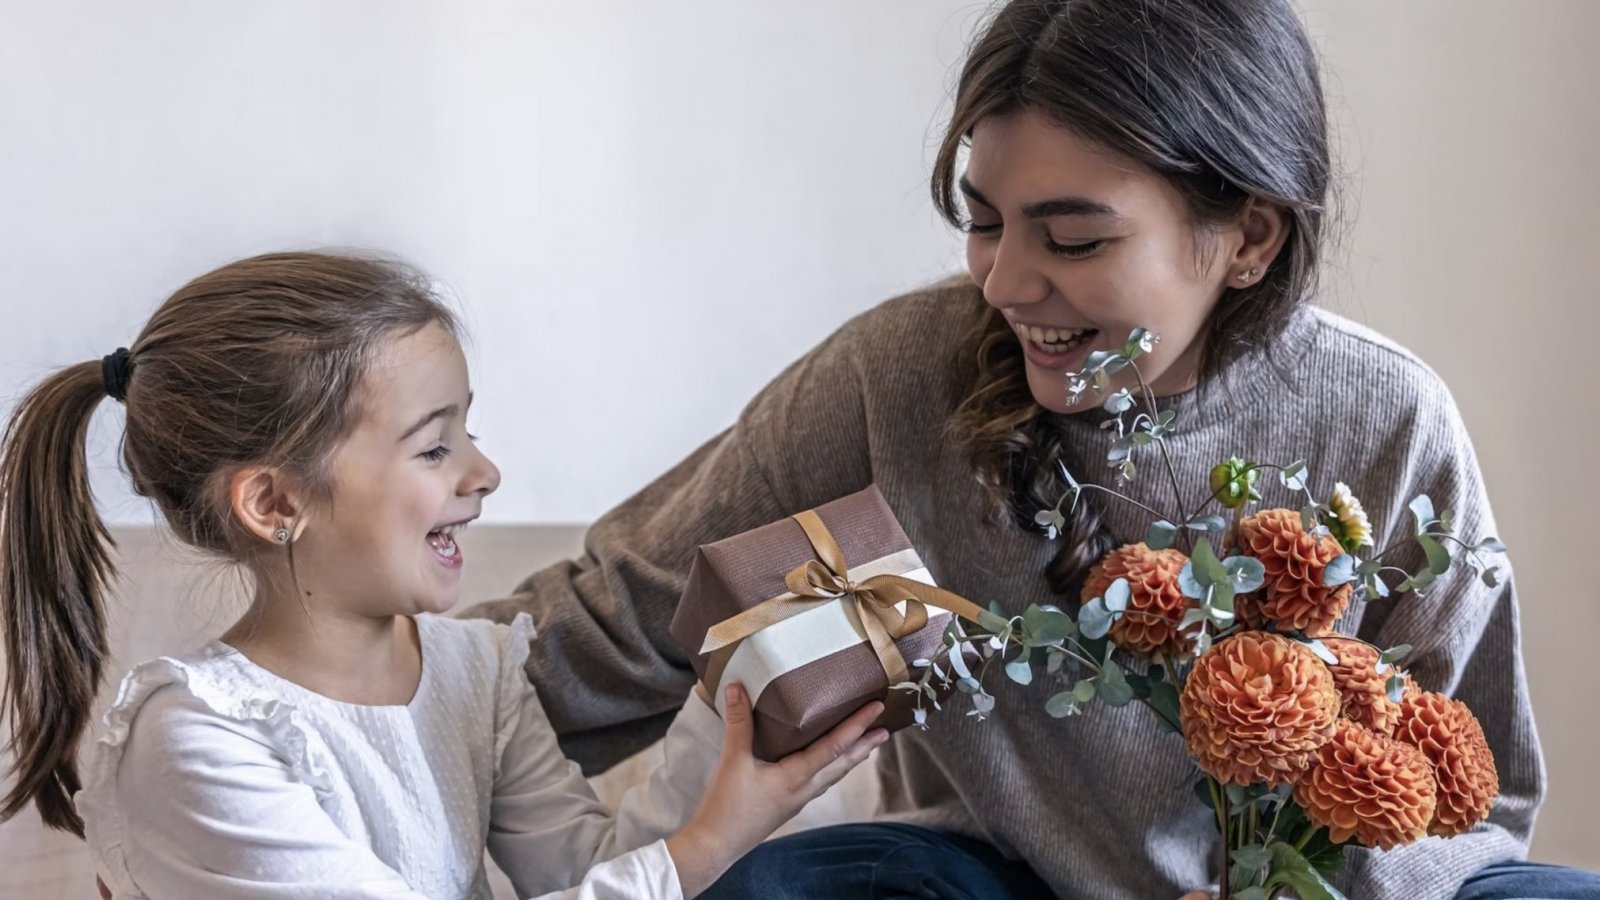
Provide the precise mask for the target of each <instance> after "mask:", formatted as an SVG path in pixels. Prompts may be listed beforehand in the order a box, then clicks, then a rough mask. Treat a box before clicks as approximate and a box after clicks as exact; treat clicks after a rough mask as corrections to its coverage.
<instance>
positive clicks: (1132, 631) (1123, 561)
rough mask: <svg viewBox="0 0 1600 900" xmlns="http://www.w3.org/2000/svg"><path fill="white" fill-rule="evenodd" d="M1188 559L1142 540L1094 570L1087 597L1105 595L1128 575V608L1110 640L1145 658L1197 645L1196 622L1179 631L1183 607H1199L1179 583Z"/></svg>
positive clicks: (1086, 585) (1181, 651)
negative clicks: (1156, 548)
mask: <svg viewBox="0 0 1600 900" xmlns="http://www.w3.org/2000/svg"><path fill="white" fill-rule="evenodd" d="M1188 561H1189V558H1188V557H1187V556H1184V555H1183V553H1181V552H1180V551H1177V550H1172V549H1167V550H1151V549H1150V548H1149V547H1148V546H1146V545H1144V544H1142V543H1140V544H1128V545H1127V546H1124V547H1118V548H1117V549H1115V550H1113V551H1111V552H1110V553H1108V554H1106V557H1105V559H1102V560H1100V562H1098V563H1095V566H1094V568H1092V569H1090V570H1089V577H1088V578H1087V579H1086V580H1085V581H1084V584H1083V600H1084V602H1085V603H1087V602H1088V601H1090V600H1092V599H1094V598H1095V597H1103V596H1105V592H1106V589H1107V588H1109V587H1110V586H1111V583H1112V582H1113V581H1116V580H1117V579H1118V578H1126V579H1128V587H1129V588H1130V595H1129V597H1128V608H1127V610H1126V611H1125V612H1123V614H1122V616H1120V617H1119V618H1118V619H1117V620H1116V621H1115V622H1113V623H1112V624H1111V640H1112V641H1113V642H1114V643H1116V645H1117V646H1118V647H1121V648H1122V649H1124V650H1126V651H1128V652H1129V653H1132V654H1134V655H1135V656H1140V657H1144V658H1146V659H1149V658H1152V657H1154V656H1155V655H1156V654H1161V655H1164V656H1182V655H1183V654H1186V653H1188V652H1189V651H1190V650H1191V649H1192V648H1193V647H1194V637H1193V635H1194V634H1196V633H1198V631H1199V629H1200V624H1199V623H1198V622H1196V623H1194V624H1192V625H1190V626H1189V627H1188V628H1187V629H1185V630H1184V632H1185V633H1184V634H1180V633H1179V632H1178V623H1179V622H1180V621H1181V620H1182V619H1183V614H1184V611H1185V610H1188V609H1191V608H1192V607H1194V606H1195V602H1194V601H1193V600H1190V599H1189V598H1188V597H1185V596H1184V595H1183V591H1182V590H1181V589H1180V588H1179V587H1178V573H1179V572H1181V571H1183V567H1184V564H1185V563H1187V562H1188Z"/></svg>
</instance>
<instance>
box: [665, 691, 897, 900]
mask: <svg viewBox="0 0 1600 900" xmlns="http://www.w3.org/2000/svg"><path fill="white" fill-rule="evenodd" d="M882 712H883V704H882V703H879V702H877V701H873V702H872V703H868V704H867V705H866V706H863V707H862V708H861V709H859V710H857V711H856V712H855V714H853V715H851V716H850V718H848V719H845V720H844V721H843V722H840V723H839V724H838V725H837V726H835V727H834V729H833V730H832V731H830V732H828V733H827V734H825V735H823V736H822V737H820V738H818V739H817V740H816V741H815V742H814V743H812V745H811V746H809V747H807V748H805V749H804V750H800V751H797V752H795V753H791V754H790V755H788V756H786V757H784V758H783V759H781V760H778V761H777V762H775V763H765V762H762V761H761V760H758V759H756V758H755V756H754V755H752V753H751V742H752V741H753V740H754V737H755V722H754V719H753V718H752V716H751V712H750V699H749V695H747V694H746V693H745V691H744V687H743V686H742V685H738V684H734V685H730V686H729V687H728V693H727V711H726V713H725V714H724V716H723V726H724V727H723V738H722V757H721V759H719V760H718V762H717V768H716V771H715V772H713V773H712V775H711V783H710V784H709V785H708V786H707V787H706V795H705V797H704V798H703V799H702V800H701V801H700V806H699V808H698V809H696V810H695V813H694V816H693V817H692V818H690V820H689V822H688V824H686V825H684V826H683V829H682V830H680V831H679V832H678V833H677V834H675V835H673V836H672V837H669V838H667V852H669V853H671V854H672V860H673V863H674V865H676V866H677V868H678V880H679V881H680V882H681V883H682V886H683V894H684V896H685V897H693V896H695V895H696V894H699V893H700V892H701V891H703V890H705V889H706V888H708V887H710V886H711V885H712V883H713V882H715V881H716V880H717V879H718V878H720V877H722V873H723V872H725V871H727V869H728V867H729V866H731V865H733V864H734V862H736V861H737V860H738V859H739V857H741V856H743V855H745V854H746V853H749V852H750V851H751V850H752V849H753V848H754V847H755V846H756V845H757V844H759V843H761V842H762V841H764V840H766V839H767V837H768V836H770V835H771V834H772V832H774V831H776V830H777V829H778V826H780V825H782V824H783V823H785V822H787V821H789V820H790V819H792V818H794V815H795V813H798V812H799V811H800V808H801V807H803V806H805V805H806V804H807V803H809V802H811V801H812V800H813V799H815V798H816V797H817V796H818V795H819V794H821V793H822V792H823V791H826V790H827V789H828V788H830V787H832V786H833V785H834V784H835V783H837V782H838V781H839V779H841V778H843V777H844V776H845V774H846V773H848V772H849V771H850V770H851V769H853V768H855V767H856V766H857V765H859V764H860V763H861V761H862V760H864V759H866V758H867V755H868V754H869V753H871V752H872V749H873V748H874V747H876V746H878V745H879V744H882V743H883V742H884V741H885V740H888V738H889V733H888V732H887V731H884V730H883V729H881V728H875V729H873V730H871V731H868V730H867V729H868V728H869V727H870V726H871V725H872V723H873V721H874V720H876V719H877V718H878V716H879V715H880V714H881V713H882Z"/></svg>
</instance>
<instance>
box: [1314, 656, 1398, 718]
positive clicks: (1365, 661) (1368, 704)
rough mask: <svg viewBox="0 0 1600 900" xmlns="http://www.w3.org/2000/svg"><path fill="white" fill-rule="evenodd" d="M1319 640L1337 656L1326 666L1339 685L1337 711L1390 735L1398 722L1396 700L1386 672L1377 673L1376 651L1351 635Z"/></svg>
mask: <svg viewBox="0 0 1600 900" xmlns="http://www.w3.org/2000/svg"><path fill="white" fill-rule="evenodd" d="M1322 643H1323V644H1324V645H1326V646H1327V648H1328V649H1329V650H1330V651H1332V652H1333V655H1334V656H1337V657H1338V658H1339V664H1338V665H1336V666H1329V667H1328V668H1329V669H1331V670H1332V671H1333V683H1334V684H1335V685H1336V686H1337V687H1338V688H1339V714H1340V715H1342V716H1344V717H1345V718H1346V719H1351V720H1353V721H1356V722H1360V723H1361V724H1363V725H1365V726H1367V727H1368V728H1370V729H1372V730H1373V731H1376V732H1377V733H1379V734H1384V735H1393V734H1394V727H1395V725H1397V724H1399V722H1400V704H1398V703H1396V702H1394V701H1393V700H1390V699H1389V690H1388V684H1387V682H1388V673H1387V672H1385V673H1384V674H1379V673H1378V656H1379V651H1378V649H1377V648H1376V647H1373V646H1372V645H1371V644H1368V643H1365V642H1363V641H1358V640H1355V639H1354V638H1345V637H1329V638H1323V639H1322Z"/></svg>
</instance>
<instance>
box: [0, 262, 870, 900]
mask: <svg viewBox="0 0 1600 900" xmlns="http://www.w3.org/2000/svg"><path fill="white" fill-rule="evenodd" d="M456 334H457V325H456V322H455V320H454V319H453V317H452V316H451V314H450V313H449V312H448V311H447V310H446V309H445V308H444V307H443V306H442V305H441V304H440V302H439V301H438V300H437V298H436V297H435V296H434V295H433V294H432V293H431V292H430V290H429V288H428V286H427V284H426V282H425V281H424V280H423V279H422V278H420V277H419V276H418V275H417V274H416V273H414V272H411V271H410V270H408V269H405V268H403V267H401V266H399V265H396V264H394V263H390V262H384V261H379V260H375V259H366V258H356V257H349V256H332V255H323V254H311V253H285V254H274V255H268V256H260V257H256V258H253V259H247V260H244V261H242V262H237V263H233V264H231V265H228V266H224V267H223V268H221V269H218V270H217V271H215V272H212V273H210V274H208V275H204V276H202V277H200V278H198V279H196V280H195V281H193V282H191V283H190V284H188V285H187V286H185V287H184V288H183V289H181V290H180V291H178V293H177V294H175V295H174V296H173V297H172V298H171V299H170V300H168V301H167V302H166V303H165V304H164V305H163V306H162V307H161V308H160V309H159V310H158V311H157V312H156V314H155V316H154V318H152V319H151V320H150V322H149V324H148V325H147V326H146V327H145V329H144V332H143V334H141V335H140V337H139V339H138V340H137V341H135V343H134V345H133V347H132V349H131V350H118V351H117V352H116V353H113V354H112V355H110V356H107V357H106V358H105V359H104V360H103V361H101V362H93V363H83V364H80V365H77V366H73V367H71V368H68V369H65V370H62V371H61V372H58V373H57V374H55V375H54V376H52V377H50V378H49V379H47V380H46V381H45V382H44V383H43V384H42V385H40V386H39V387H38V388H37V389H36V390H34V391H33V392H32V393H31V394H29V395H28V396H27V397H26V398H25V399H24V400H23V401H22V403H21V405H20V406H19V407H18V409H17V410H16V413H15V415H14V417H13V419H12V421H11V424H10V428H9V430H8V431H7V433H6V438H5V443H4V448H3V452H0V510H3V513H0V574H3V578H4V580H3V582H0V592H3V593H0V601H3V602H0V609H3V613H4V622H5V655H6V660H7V666H8V671H7V676H8V678H7V687H6V693H5V695H4V701H5V710H6V712H7V713H8V714H9V717H10V719H11V723H12V729H13V733H12V737H13V745H12V746H13V749H14V750H15V754H16V764H15V769H14V772H15V775H16V784H15V786H14V787H13V788H12V789H11V791H10V792H9V794H8V795H7V796H6V798H5V801H4V806H3V809H0V815H4V816H10V815H12V814H15V813H16V812H17V811H19V810H20V809H21V808H22V807H23V806H25V805H26V804H28V803H29V802H30V801H31V802H32V803H34V804H35V805H36V806H37V807H38V809H39V812H40V814H41V815H42V816H43V818H44V820H45V822H46V823H47V824H48V825H51V826H53V827H56V828H62V829H66V830H69V831H72V832H74V833H77V834H80V835H84V836H86V837H87V839H88V840H89V843H90V845H91V847H92V849H93V852H94V855H95V860H96V863H97V866H98V868H99V870H100V872H101V874H102V876H103V878H104V880H105V882H106V884H107V885H108V886H109V888H110V890H111V891H112V893H113V894H114V895H115V896H116V897H119V898H121V897H146V896H149V897H162V898H166V897H261V898H275V897H296V898H301V897H337V898H366V897H383V898H396V897H418V898H421V897H426V898H432V900H438V898H448V897H485V896H488V893H489V889H488V885H487V879H486V875H485V872H484V868H483V862H482V860H483V852H484V849H485V847H487V849H488V850H489V852H490V854H491V855H492V856H493V857H494V858H495V860H496V862H497V863H498V864H499V865H500V866H501V868H502V869H504V870H505V871H506V873H507V874H508V875H510V877H511V880H512V882H513V883H514V884H515V885H516V888H517V890H518V892H519V895H520V896H524V897H526V896H533V895H540V896H545V897H558V896H559V897H563V898H596V900H598V898H613V897H614V898H630V900H638V898H677V897H680V896H682V897H693V896H695V895H696V894H698V893H700V892H701V891H702V890H704V889H705V888H706V887H707V886H709V885H710V884H711V883H712V882H713V881H715V880H716V879H717V877H718V876H719V875H720V874H721V873H722V872H723V871H724V870H725V869H726V868H727V867H728V866H729V865H730V864H731V863H732V862H733V861H734V860H735V859H737V858H738V857H739V856H741V855H742V854H743V853H744V852H746V851H748V850H749V849H750V848H751V847H753V846H755V844H756V843H757V842H759V841H760V840H762V839H763V838H765V837H766V836H767V835H769V834H771V832H772V831H773V830H774V829H775V828H776V827H777V826H778V825H780V824H781V823H782V822H784V821H785V820H787V819H788V818H789V817H791V816H792V815H793V814H794V813H795V812H796V811H798V810H799V808H800V807H801V806H802V805H803V804H804V803H805V802H806V801H808V800H809V799H811V798H812V797H814V796H816V795H817V794H818V793H820V792H821V791H822V790H824V789H826V787H827V786H829V785H831V784H832V783H834V782H835V781H837V780H838V779H839V778H840V777H842V776H843V775H844V773H845V772H847V771H849V769H850V768H852V767H854V766H855V765H856V764H858V763H859V762H861V760H862V759H864V758H865V757H866V755H867V753H868V752H869V751H870V749H871V748H872V747H873V746H875V745H877V744H879V743H881V742H882V741H883V740H884V738H885V735H884V733H883V732H882V731H881V730H874V731H871V732H869V731H868V727H869V725H870V723H871V722H872V720H873V719H874V718H875V716H876V715H877V714H878V712H879V706H878V705H877V704H873V705H871V706H869V707H868V708H865V709H863V710H861V711H860V712H858V713H857V714H856V715H854V716H852V717H851V718H850V719H848V720H847V721H846V722H845V723H843V724H841V725H840V726H839V727H838V728H837V729H835V730H834V731H833V732H832V733H830V734H829V735H827V736H826V737H824V738H823V739H821V740H819V741H818V742H817V744H815V745H814V746H812V747H811V748H809V749H807V750H804V751H801V752H800V753H797V754H795V755H794V756H791V757H789V758H788V759H785V760H783V761H781V762H779V763H777V764H774V765H767V764H763V763H760V762H757V761H756V760H755V759H754V758H753V757H752V756H751V754H750V736H751V720H750V713H749V708H748V702H747V699H746V697H745V695H744V694H743V693H742V691H740V690H739V689H737V688H736V687H735V688H733V689H730V691H729V694H728V698H727V699H728V704H727V709H728V713H727V728H726V733H725V734H724V735H722V737H721V740H720V742H719V740H718V737H717V734H718V732H719V731H721V730H722V725H721V723H719V721H718V720H717V718H716V715H715V713H713V712H712V711H711V708H710V706H709V705H708V704H707V703H705V702H702V701H699V700H697V701H694V702H691V703H689V704H687V705H685V706H684V708H683V711H682V712H681V713H680V714H679V716H678V717H677V719H676V721H675V722H674V724H673V725H672V727H671V729H670V730H669V732H668V735H667V738H666V762H665V764H664V765H663V766H662V767H661V768H660V769H659V770H658V771H657V772H656V773H655V774H654V776H653V777H652V778H651V780H650V781H649V782H648V783H647V784H644V785H641V786H640V787H638V788H636V789H635V790H634V791H633V792H631V793H629V794H628V795H627V796H626V797H625V799H624V800H623V802H622V804H621V807H620V809H619V810H618V811H617V813H615V814H614V815H613V814H612V813H611V812H609V811H608V810H606V809H605V808H604V807H602V806H601V804H600V803H599V802H598V801H597V800H596V798H595V796H594V794H593V793H592V792H591V791H590V789H589V787H588V784H587V782H585V781H584V779H583V777H582V775H581V774H580V772H579V769H578V767H577V765H576V764H574V763H572V762H570V761H568V760H567V759H565V758H564V757H563V756H562V755H561V753H560V751H559V749H558V747H557V745H556V741H555V735H554V732H553V731H552V729H551V727H550V724H549V722H548V720H547V719H546V718H545V714H544V710H543V708H542V707H541V705H540V702H539V699H538V697H537V696H536V695H535V693H534V691H533V689H532V688H531V687H530V686H529V684H528V681H527V679H526V677H525V676H524V674H523V670H524V666H525V664H526V663H527V661H528V657H529V653H530V643H529V642H530V639H531V638H533V637H534V635H533V628H532V625H531V623H530V621H529V619H528V618H527V617H526V616H523V617H519V618H517V619H516V620H515V621H514V622H513V623H511V624H510V625H509V626H505V625H491V624H490V623H488V622H484V621H460V620H455V619H447V618H441V617H438V616H437V615H435V614H437V613H442V612H444V611H446V610H448V609H450V608H451V606H453V605H454V604H455V602H456V601H457V595H458V591H459V585H460V578H461V568H462V565H463V559H462V553H461V549H460V547H459V546H458V545H457V543H456V538H457V536H458V535H459V533H460V532H461V530H462V529H463V528H465V527H466V526H467V524H468V523H469V522H471V521H472V520H473V519H475V518H477V517H478V515H479V513H480V511H481V509H482V505H483V501H484V499H485V498H486V497H487V496H488V495H489V494H491V493H493V492H494V490H495V488H496V486H497V485H498V484H499V481H500V473H499V471H498V470H497V469H496V468H495V466H494V464H493V463H491V462H490V461H489V460H488V459H487V458H485V457H484V455H483V454H482V453H481V452H479V451H478V449H477V448H476V447H475V446H474V445H473V442H472V438H471V436H470V435H469V434H468V433H467V430H466V415H467V409H468V407H469V406H470V405H471V402H472V394H471V391H470V390H469V387H468V379H467V367H466V361H465V358H464V356H463V355H462V352H461V349H460V347H459V345H458V343H457V338H456ZM107 396H109V397H112V398H114V399H116V400H118V401H121V402H122V403H124V404H125V405H126V407H127V434H126V437H125V439H124V442H123V453H124V458H125V460H126V464H127V468H128V471H129V473H130V474H131V476H132V478H133V483H134V486H135V488H136V489H137V490H138V491H139V492H140V493H141V494H143V495H145V496H147V497H149V498H151V499H152V500H153V501H154V502H155V504H156V506H157V508H159V509H160V511H161V513H162V515H163V516H164V517H165V518H166V520H167V522H168V523H169V524H170V525H171V527H172V528H173V530H174V531H175V532H176V533H177V535H178V536H179V537H180V538H181V539H182V540H184V541H185V542H187V543H189V544H192V545H193V546H195V547H197V548H200V549H202V550H206V551H209V552H211V553H214V554H216V555H218V556H220V557H223V558H225V559H228V560H232V561H234V562H236V563H238V564H239V565H241V566H243V567H244V569H245V570H246V571H248V572H249V573H250V574H251V575H252V576H253V578H254V581H255V595H254V600H253V602H252V604H251V606H250V608H249V610H248V612H247V613H246V614H245V616H244V617H243V618H242V619H241V620H240V621H239V622H238V623H237V624H235V625H234V626H233V627H232V628H231V629H229V630H228V631H227V633H225V634H223V635H222V637H221V638H220V639H218V640H216V641H213V642H212V643H211V644H209V645H207V646H206V647H204V648H203V649H201V650H199V651H198V652H195V653H192V654H190V655H187V656H183V657H180V658H165V657H163V658H161V659H157V660H154V661H152V662H148V663H145V664H144V665H141V666H139V667H137V668H136V669H134V670H133V672H132V673H130V674H129V675H128V677H127V678H126V679H125V680H124V681H123V684H122V689H121V691H120V693H119V695H118V697H117V700H116V703H115V705H114V706H113V707H112V709H111V711H110V712H109V713H108V714H107V716H106V724H107V733H106V736H105V738H104V739H103V740H102V741H101V742H100V743H99V744H98V745H97V746H95V747H94V748H93V752H92V754H91V757H90V760H89V762H88V768H87V772H86V774H85V775H84V781H85V784H84V785H83V787H82V790H80V789H79V788H80V776H79V770H78V766H77V763H76V757H77V750H78V744H79V741H80V738H81V736H82V735H83V733H84V730H85V726H86V724H87V722H88V718H89V714H90V706H91V704H92V702H93V698H94V696H95V690H96V687H97V685H98V684H99V681H100V674H101V671H100V670H101V666H102V664H103V661H104V658H105V654H106V634H105V619H104V612H103V597H104V594H105V591H106V586H107V584H108V583H109V581H110V580H111V578H112V575H113V572H112V566H111V555H110V541H109V536H108V535H107V533H106V530H105V527H104V525H103V524H102V523H101V521H100V518H99V516H98V515H97V513H96V511H95V507H94V503H93V499H92V497H91V496H90V492H89V484H88V478H87V470H86V466H85V450H84V440H85V434H86V432H87V429H88V424H89V419H90V417H91V415H92V414H93V412H94V410H95V409H96V407H97V406H98V405H99V403H100V401H101V400H102V399H103V398H105V397H107ZM537 649H538V644H537V642H535V643H534V644H533V650H534V651H535V652H537ZM547 689H548V686H547ZM719 743H720V761H718V755H719ZM713 765H715V768H714V769H713ZM697 803H698V805H697Z"/></svg>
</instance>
